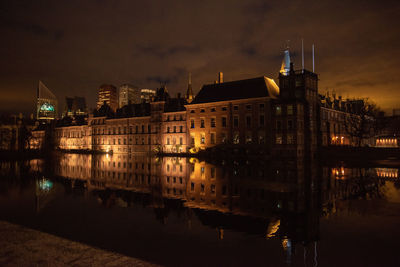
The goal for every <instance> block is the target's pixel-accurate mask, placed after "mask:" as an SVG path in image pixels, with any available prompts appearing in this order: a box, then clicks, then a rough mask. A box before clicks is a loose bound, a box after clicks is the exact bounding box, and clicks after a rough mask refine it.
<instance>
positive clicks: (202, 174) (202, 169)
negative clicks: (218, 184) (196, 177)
mask: <svg viewBox="0 0 400 267" xmlns="http://www.w3.org/2000/svg"><path fill="white" fill-rule="evenodd" d="M204 170H205V169H204V166H201V168H200V173H201V176H204Z"/></svg>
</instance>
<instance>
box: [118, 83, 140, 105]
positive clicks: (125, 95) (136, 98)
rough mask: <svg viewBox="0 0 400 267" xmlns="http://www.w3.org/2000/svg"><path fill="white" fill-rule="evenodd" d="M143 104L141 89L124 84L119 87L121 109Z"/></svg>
mask: <svg viewBox="0 0 400 267" xmlns="http://www.w3.org/2000/svg"><path fill="white" fill-rule="evenodd" d="M141 102H142V100H141V96H140V89H139V88H137V87H136V86H133V85H130V84H123V85H121V86H120V87H119V107H120V108H122V107H123V106H126V105H128V104H140V103H141Z"/></svg>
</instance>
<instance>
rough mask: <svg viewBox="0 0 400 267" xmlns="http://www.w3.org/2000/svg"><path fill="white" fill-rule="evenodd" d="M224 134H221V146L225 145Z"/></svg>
mask: <svg viewBox="0 0 400 267" xmlns="http://www.w3.org/2000/svg"><path fill="white" fill-rule="evenodd" d="M226 141H227V140H226V133H222V134H221V142H222V143H223V144H225V143H226Z"/></svg>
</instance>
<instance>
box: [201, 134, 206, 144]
mask: <svg viewBox="0 0 400 267" xmlns="http://www.w3.org/2000/svg"><path fill="white" fill-rule="evenodd" d="M205 142H206V135H205V134H204V133H202V134H201V137H200V144H205Z"/></svg>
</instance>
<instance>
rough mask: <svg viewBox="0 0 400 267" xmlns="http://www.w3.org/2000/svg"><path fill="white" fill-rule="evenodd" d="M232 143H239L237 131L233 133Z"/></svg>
mask: <svg viewBox="0 0 400 267" xmlns="http://www.w3.org/2000/svg"><path fill="white" fill-rule="evenodd" d="M233 143H234V144H239V133H235V134H234V135H233Z"/></svg>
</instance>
